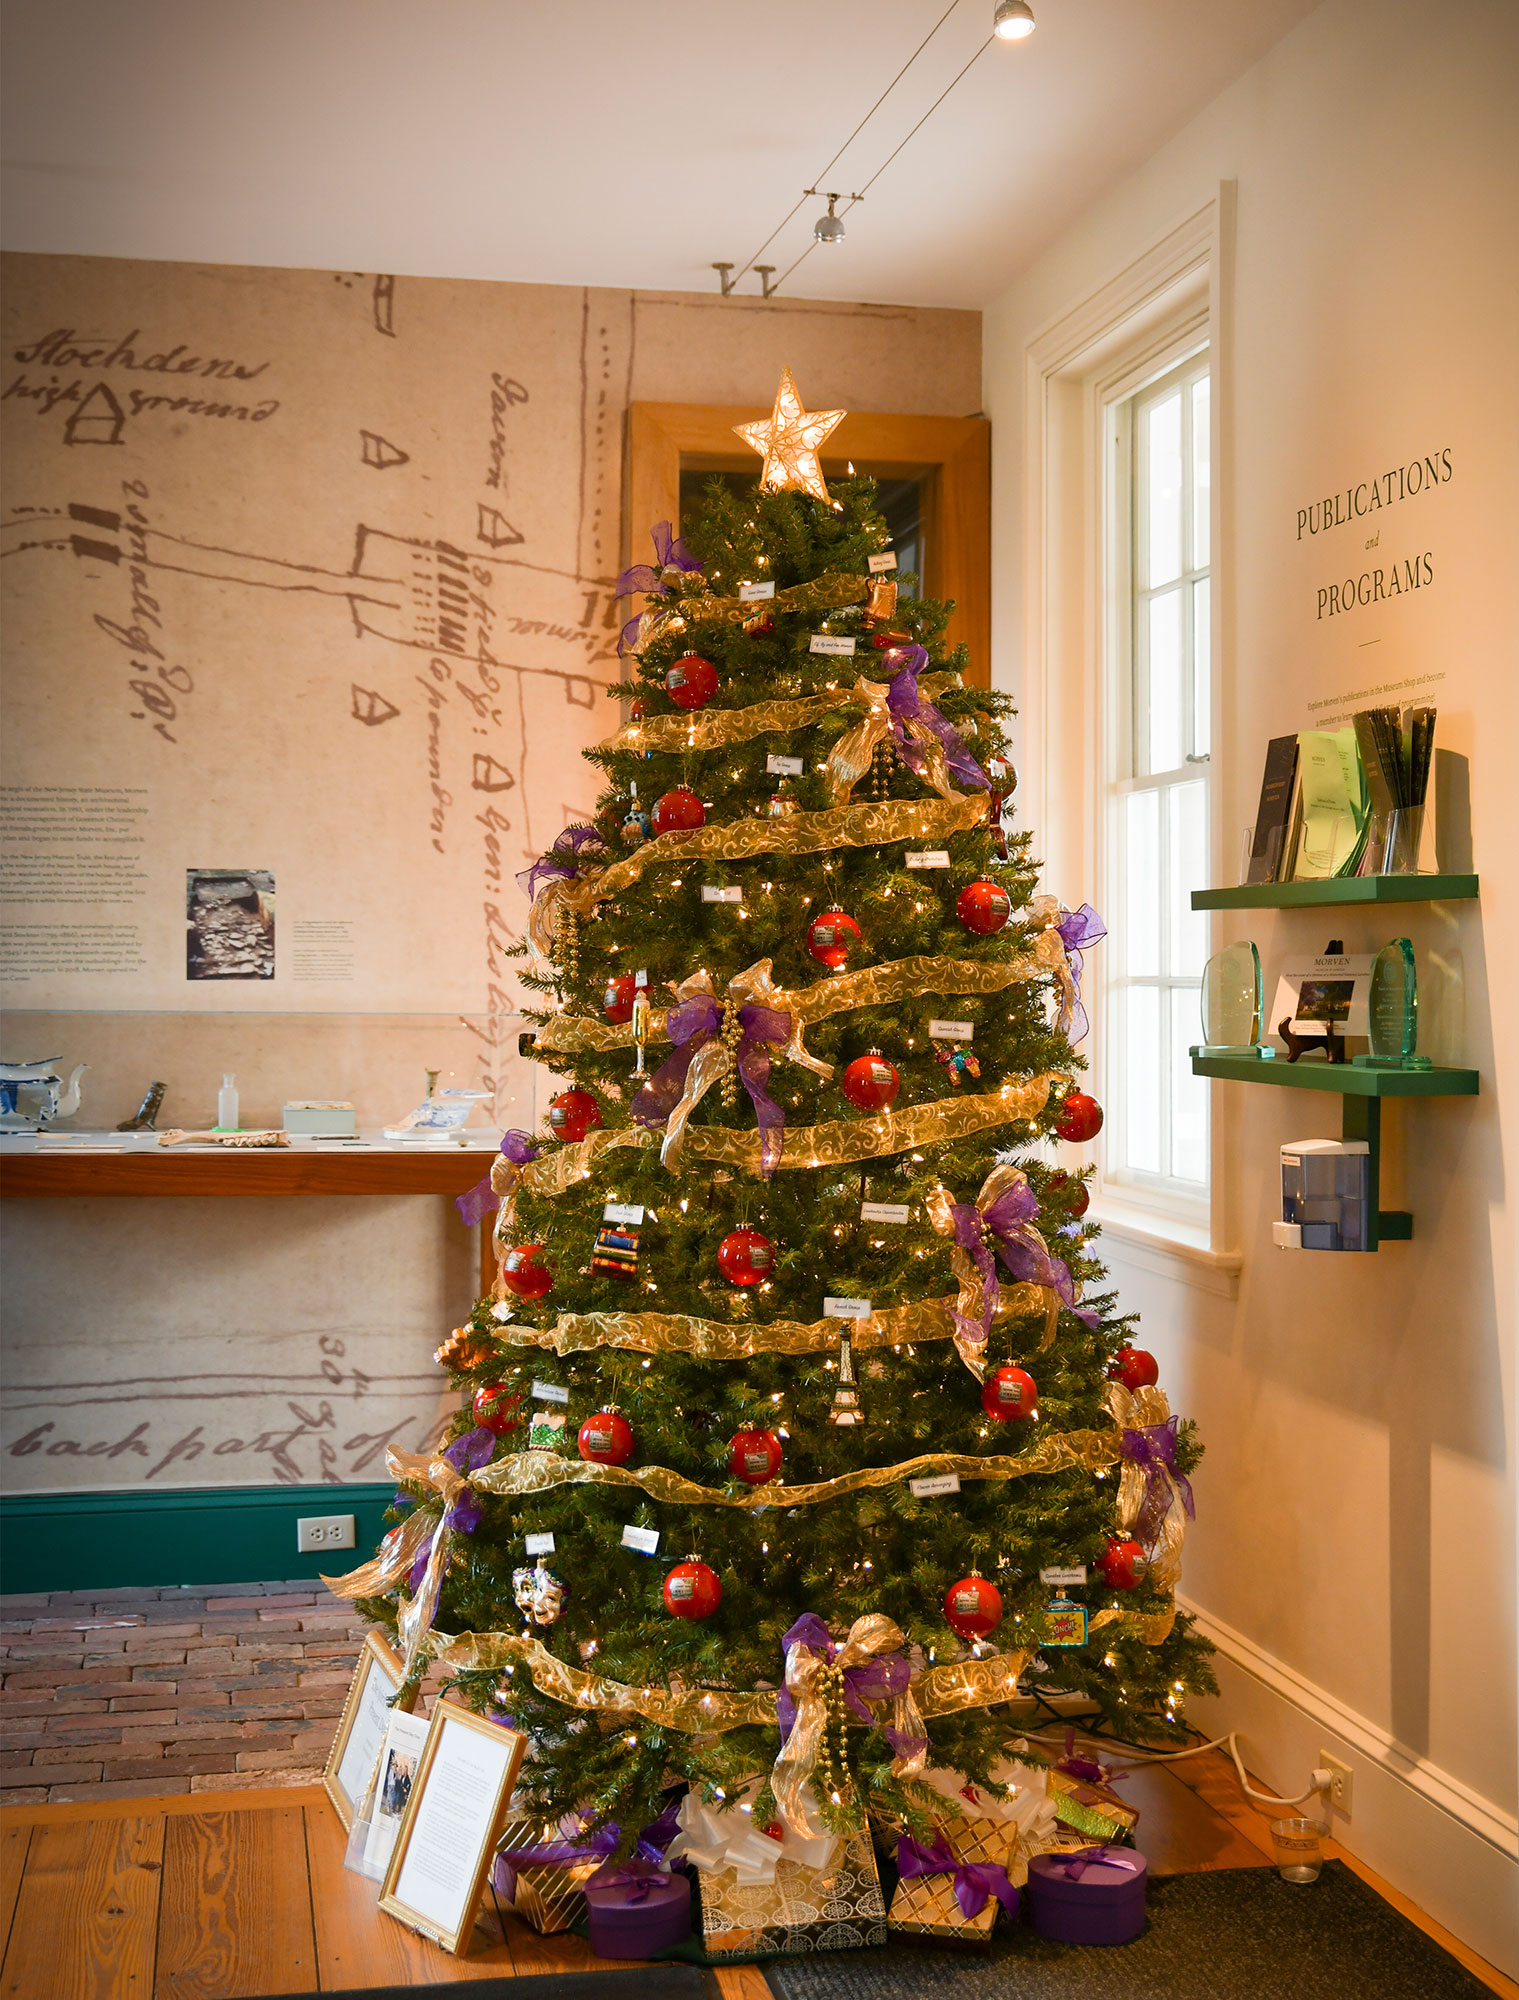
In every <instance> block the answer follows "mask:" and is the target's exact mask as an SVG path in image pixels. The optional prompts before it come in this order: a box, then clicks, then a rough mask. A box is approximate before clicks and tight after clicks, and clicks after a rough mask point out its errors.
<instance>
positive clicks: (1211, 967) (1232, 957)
mask: <svg viewBox="0 0 1519 2000" xmlns="http://www.w3.org/2000/svg"><path fill="white" fill-rule="evenodd" d="M1201 1000H1202V1013H1203V1041H1202V1046H1201V1047H1200V1048H1198V1049H1195V1050H1194V1051H1193V1053H1194V1054H1195V1055H1200V1056H1256V1057H1259V1058H1260V1059H1261V1060H1263V1061H1269V1060H1270V1058H1271V1057H1273V1056H1274V1055H1275V1054H1276V1051H1275V1049H1274V1048H1271V1047H1270V1046H1263V1045H1262V1042H1261V1019H1262V1014H1263V1012H1264V999H1263V992H1262V987H1261V955H1260V953H1259V952H1258V951H1257V950H1256V948H1255V946H1254V945H1253V944H1252V943H1251V942H1250V941H1249V939H1248V938H1247V939H1245V940H1244V941H1243V942H1242V943H1240V944H1231V945H1225V947H1224V949H1223V950H1222V951H1220V952H1215V953H1214V955H1213V957H1212V958H1210V959H1209V960H1208V963H1207V964H1206V966H1204V968H1203V981H1202V992H1201Z"/></svg>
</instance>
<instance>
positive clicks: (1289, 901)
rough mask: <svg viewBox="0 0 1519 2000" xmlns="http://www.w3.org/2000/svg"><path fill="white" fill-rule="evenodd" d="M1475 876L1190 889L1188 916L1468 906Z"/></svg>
mask: <svg viewBox="0 0 1519 2000" xmlns="http://www.w3.org/2000/svg"><path fill="white" fill-rule="evenodd" d="M1476 893H1477V878H1476V876H1475V875H1346V876H1343V877H1341V876H1332V877H1331V878H1330V880H1329V881H1327V882H1253V883H1248V884H1241V885H1240V886H1239V887H1237V888H1234V889H1194V890H1193V891H1192V907H1193V909H1194V910H1330V909H1349V908H1351V907H1353V906H1354V905H1356V904H1359V903H1456V902H1468V901H1470V900H1471V898H1472V897H1473V896H1475V895H1476Z"/></svg>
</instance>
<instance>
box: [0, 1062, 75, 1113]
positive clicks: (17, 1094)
mask: <svg viewBox="0 0 1519 2000" xmlns="http://www.w3.org/2000/svg"><path fill="white" fill-rule="evenodd" d="M88 1068H89V1064H88V1063H75V1065H74V1067H73V1069H72V1070H71V1071H70V1073H69V1079H68V1082H67V1083H65V1082H64V1080H63V1075H62V1071H61V1065H60V1061H59V1058H58V1057H57V1056H43V1057H42V1058H41V1059H40V1061H37V1062H19V1063H0V1132H40V1131H41V1130H42V1128H43V1126H44V1125H51V1124H52V1122H53V1120H54V1119H55V1118H71V1117H72V1116H73V1114H74V1113H75V1112H76V1111H77V1110H78V1109H79V1079H80V1077H82V1076H83V1075H84V1073H85V1071H86V1070H87V1069H88Z"/></svg>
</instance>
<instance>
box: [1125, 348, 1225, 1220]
mask: <svg viewBox="0 0 1519 2000" xmlns="http://www.w3.org/2000/svg"><path fill="white" fill-rule="evenodd" d="M1212 375H1213V367H1212V354H1211V351H1210V349H1209V347H1208V345H1207V340H1206V337H1205V335H1204V336H1203V337H1199V333H1198V330H1197V329H1196V328H1189V329H1188V330H1187V331H1185V332H1183V333H1182V334H1180V336H1179V337H1178V339H1177V342H1176V346H1175V349H1174V351H1172V352H1170V353H1167V354H1163V355H1162V356H1160V357H1159V358H1157V357H1155V356H1154V355H1151V356H1149V357H1148V358H1147V359H1146V360H1144V361H1141V362H1139V363H1138V364H1137V365H1136V367H1135V368H1134V369H1133V370H1129V371H1125V372H1124V373H1123V374H1121V375H1120V376H1119V377H1118V378H1117V379H1116V380H1113V379H1110V380H1109V381H1108V382H1107V383H1106V384H1105V385H1104V388H1103V392H1102V428H1103V437H1104V449H1103V464H1104V468H1105V469H1104V475H1103V486H1104V491H1103V496H1102V500H1103V504H1102V512H1101V532H1102V537H1103V549H1102V556H1101V566H1102V575H1103V579H1104V600H1105V601H1104V607H1103V610H1104V618H1103V670H1102V673H1101V688H1100V696H1099V699H1100V704H1101V709H1102V713H1103V727H1102V729H1101V732H1100V734H1101V740H1102V754H1103V770H1102V773H1101V781H1102V790H1103V795H1104V796H1103V799H1102V803H1101V807H1100V810H1101V814H1102V822H1103V824H1102V837H1101V846H1100V855H1099V865H1098V883H1099V893H1100V895H1101V897H1102V901H1101V902H1100V903H1099V905H1098V907H1099V908H1100V909H1102V910H1103V911H1104V913H1105V914H1108V915H1109V917H1110V924H1111V923H1112V922H1113V921H1115V920H1116V921H1118V922H1119V923H1120V924H1121V922H1122V918H1121V915H1120V913H1121V911H1122V909H1123V904H1124V885H1125V878H1126V875H1127V872H1128V871H1127V867H1126V864H1125V856H1124V831H1123V817H1124V813H1125V809H1126V800H1127V798H1128V797H1129V795H1131V794H1132V793H1135V792H1140V791H1154V792H1156V793H1158V794H1159V795H1160V801H1161V805H1160V817H1161V822H1162V824H1161V832H1160V839H1159V842H1158V851H1157V868H1158V877H1157V882H1156V895H1157V901H1158V904H1159V906H1160V907H1159V916H1160V939H1161V957H1162V960H1163V961H1165V962H1168V961H1169V958H1170V939H1169V938H1168V937H1167V935H1166V933H1167V924H1166V921H1165V919H1166V914H1167V912H1168V911H1169V909H1170V903H1171V885H1170V883H1169V880H1168V879H1167V877H1168V867H1167V842H1166V836H1165V824H1164V822H1165V817H1166V810H1167V794H1168V793H1170V792H1171V791H1173V790H1174V789H1175V788H1176V787H1177V786H1179V785H1184V784H1196V783H1199V782H1200V783H1201V784H1202V785H1203V788H1204V800H1205V805H1206V809H1207V811H1208V813H1209V823H1210V824H1211V808H1212V790H1213V788H1212V785H1211V783H1210V771H1211V757H1212V747H1213V746H1212V735H1211V714H1212V702H1211V700H1210V701H1209V702H1208V704H1207V706H1208V714H1209V718H1210V727H1209V731H1208V732H1207V733H1206V734H1205V735H1204V736H1202V737H1201V738H1200V737H1199V734H1198V731H1197V728H1196V716H1195V714H1194V711H1193V696H1192V690H1193V685H1194V675H1193V672H1192V668H1193V650H1192V632H1191V629H1190V624H1191V621H1190V620H1188V621H1187V623H1186V626H1185V627H1184V629H1183V633H1182V642H1183V657H1184V660H1185V663H1186V672H1185V676H1184V683H1183V685H1184V703H1183V712H1184V716H1185V727H1184V731H1183V735H1184V740H1185V742H1186V743H1187V744H1190V745H1193V746H1195V745H1196V744H1197V743H1198V742H1199V741H1200V740H1201V741H1202V742H1204V743H1205V745H1206V747H1205V748H1204V749H1203V750H1202V751H1201V752H1199V751H1197V750H1196V748H1195V747H1194V748H1191V749H1184V750H1183V761H1182V762H1181V763H1180V764H1177V765H1176V766H1174V767H1173V768H1172V769H1169V770H1165V771H1142V770H1141V769H1140V768H1139V767H1140V766H1141V765H1142V764H1143V763H1144V762H1145V761H1146V759H1145V757H1144V755H1143V754H1142V751H1141V747H1140V745H1139V744H1138V743H1137V742H1136V740H1135V723H1136V719H1137V717H1138V716H1139V715H1140V714H1141V712H1144V711H1145V710H1146V703H1147V696H1148V688H1147V686H1143V685H1142V684H1143V683H1144V682H1145V680H1146V671H1145V670H1146V664H1147V655H1146V645H1145V639H1144V618H1143V613H1144V610H1145V607H1146V605H1147V603H1148V600H1149V596H1150V594H1151V593H1150V591H1149V590H1148V589H1147V588H1146V587H1144V586H1143V585H1141V583H1140V582H1139V577H1140V574H1141V561H1140V555H1139V548H1140V540H1141V537H1142V535H1143V533H1144V531H1145V527H1146V521H1145V510H1144V502H1143V493H1144V484H1145V482H1144V476H1143V475H1144V468H1143V464H1142V456H1143V453H1142V449H1141V448H1139V447H1137V446H1136V444H1135V438H1136V434H1137V433H1138V430H1139V413H1140V411H1141V409H1142V408H1143V407H1144V406H1146V405H1147V404H1149V403H1151V402H1152V401H1155V400H1158V398H1159V397H1160V395H1162V394H1164V393H1168V392H1169V390H1170V389H1171V388H1173V387H1178V386H1179V387H1181V388H1182V390H1183V396H1182V459H1183V464H1184V465H1185V464H1186V463H1187V462H1188V460H1189V458H1190V447H1191V437H1192V419H1191V410H1190V398H1189V397H1188V396H1187V395H1186V393H1185V391H1186V388H1187V387H1188V386H1189V385H1190V384H1191V383H1192V382H1194V381H1196V380H1198V379H1200V378H1201V377H1204V376H1206V377H1207V378H1208V381H1209V403H1210V415H1211V403H1212ZM1209 429H1210V455H1211V450H1212V445H1211V430H1212V425H1211V422H1210V426H1209ZM1210 486H1211V482H1210ZM1210 506H1211V491H1210ZM1195 553H1196V552H1195V550H1194V547H1193V536H1192V528H1191V523H1190V521H1189V522H1187V523H1186V525H1185V531H1184V534H1183V548H1182V566H1181V572H1180V578H1179V581H1180V584H1181V587H1182V594H1183V598H1184V601H1186V602H1188V603H1189V604H1190V596H1189V594H1188V591H1187V585H1188V584H1191V583H1195V580H1196V579H1197V578H1198V577H1201V576H1207V578H1208V580H1209V615H1210V624H1211V613H1212V574H1213V572H1212V563H1211V557H1212V554H1213V542H1212V536H1211V522H1210V536H1209V544H1208V555H1209V558H1210V560H1209V561H1208V562H1206V563H1203V564H1201V565H1199V564H1197V563H1196V562H1195V560H1194V558H1195ZM1168 587H1169V586H1168ZM1209 637H1210V644H1209V659H1210V663H1211V657H1212V648H1211V632H1210V635H1209ZM1210 693H1211V689H1210ZM1210 879H1211V870H1207V871H1205V875H1204V881H1205V882H1206V881H1208V880H1210ZM1123 955H1124V946H1123V939H1122V936H1121V934H1120V935H1119V936H1118V937H1115V938H1114V940H1113V943H1112V946H1111V948H1110V949H1109V950H1108V951H1107V952H1106V953H1105V955H1104V957H1103V960H1102V973H1103V989H1104V991H1103V1001H1102V1004H1101V1005H1100V1006H1099V1008H1098V1013H1097V1017H1096V1018H1097V1034H1098V1037H1099V1040H1098V1051H1099V1058H1098V1067H1099V1070H1100V1072H1101V1074H1102V1076H1103V1079H1104V1085H1105V1092H1106V1094H1105V1096H1104V1099H1103V1101H1104V1104H1105V1105H1106V1109H1107V1123H1106V1125H1105V1126H1104V1128H1103V1136H1102V1142H1101V1171H1100V1175H1099V1181H1100V1186H1101V1189H1102V1191H1103V1192H1104V1193H1105V1194H1107V1195H1108V1196H1109V1197H1110V1198H1113V1199H1116V1200H1118V1201H1120V1202H1122V1203H1123V1204H1124V1205H1125V1206H1132V1207H1133V1208H1135V1209H1138V1210H1142V1211H1144V1213H1145V1214H1146V1215H1147V1216H1148V1217H1150V1218H1153V1220H1155V1221H1156V1222H1159V1223H1162V1224H1164V1223H1166V1222H1170V1223H1173V1224H1180V1225H1181V1226H1182V1227H1183V1228H1185V1229H1188V1230H1194V1229H1195V1230H1199V1231H1206V1230H1207V1229H1208V1227H1209V1222H1210V1214H1209V1208H1210V1194H1211V1173H1208V1171H1207V1168H1206V1167H1205V1174H1207V1178H1206V1179H1205V1180H1204V1181H1203V1182H1201V1183H1199V1182H1197V1181H1190V1182H1189V1181H1186V1180H1183V1179H1180V1178H1177V1177H1174V1176H1172V1175H1171V1174H1169V1173H1166V1172H1164V1171H1162V1172H1160V1173H1152V1172H1148V1171H1146V1170H1144V1169H1141V1168H1136V1167H1133V1166H1131V1165H1127V1164H1125V1163H1124V1162H1125V1154H1126V1152H1127V1145H1126V1141H1127V1130H1126V1125H1127V1107H1128V1102H1129V1089H1128V1082H1129V1079H1128V1077H1127V1075H1126V1074H1125V1065H1124V1062H1123V1053H1122V1039H1123V1038H1122V1033H1121V1011H1122V1006H1123V1001H1124V997H1125V994H1126V992H1128V991H1132V990H1133V989H1134V988H1136V987H1139V986H1146V987H1153V988H1155V989H1156V990H1158V991H1162V992H1164V993H1165V994H1167V995H1169V996H1178V995H1179V996H1180V1005H1181V1008H1182V1011H1183V1019H1184V1025H1186V1026H1188V1027H1190V1030H1191V1033H1190V1039H1192V1040H1200V1039H1201V1035H1202V1030H1201V1026H1200V1024H1199V1023H1198V1020H1197V1016H1198V1006H1197V999H1196V994H1197V991H1198V987H1199V984H1200V973H1201V967H1199V968H1198V973H1197V974H1193V975H1187V974H1182V973H1178V972H1176V971H1175V970H1174V968H1173V969H1167V970H1166V971H1163V972H1159V973H1156V974H1154V975H1135V974H1132V973H1128V972H1127V971H1126V970H1125V968H1124V964H1123ZM1176 1004H1177V1003H1176V1001H1175V999H1168V1000H1167V1002H1166V1004H1165V1005H1164V1007H1163V1008H1162V1010H1161V1011H1162V1013H1163V1014H1164V1016H1165V1018H1166V1019H1167V1021H1168V1022H1169V1021H1170V1020H1171V1019H1172V1018H1173V1016H1172V1013H1171V1008H1172V1007H1173V1006H1174V1005H1176ZM1157 1059H1158V1062H1159V1067H1160V1078H1161V1091H1160V1098H1161V1111H1160V1122H1161V1133H1162V1144H1163V1150H1164V1151H1165V1153H1166V1154H1167V1155H1168V1156H1169V1151H1170V1138H1171V1109H1170V1086H1171V1084H1172V1081H1173V1077H1172V1067H1173V1063H1174V1059H1175V1058H1174V1052H1173V1048H1172V1047H1171V1046H1170V1045H1168V1044H1167V1042H1166V1041H1165V1040H1164V1038H1163V1039H1162V1043H1161V1046H1160V1047H1159V1049H1158V1050H1157ZM1198 1088H1199V1090H1201V1092H1202V1095H1203V1106H1204V1116H1205V1117H1206V1116H1207V1109H1208V1105H1207V1099H1208V1092H1207V1087H1206V1086H1205V1085H1199V1086H1198Z"/></svg>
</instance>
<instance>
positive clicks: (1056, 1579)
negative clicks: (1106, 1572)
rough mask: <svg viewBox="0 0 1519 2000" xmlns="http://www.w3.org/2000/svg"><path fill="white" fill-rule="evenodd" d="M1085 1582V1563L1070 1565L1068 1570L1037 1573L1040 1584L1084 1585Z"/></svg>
mask: <svg viewBox="0 0 1519 2000" xmlns="http://www.w3.org/2000/svg"><path fill="white" fill-rule="evenodd" d="M1086 1580H1087V1566H1086V1564H1085V1563H1072V1564H1071V1566H1070V1568H1069V1569H1042V1570H1040V1572H1039V1581H1040V1582H1041V1583H1057V1584H1059V1583H1085V1582H1086Z"/></svg>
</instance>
